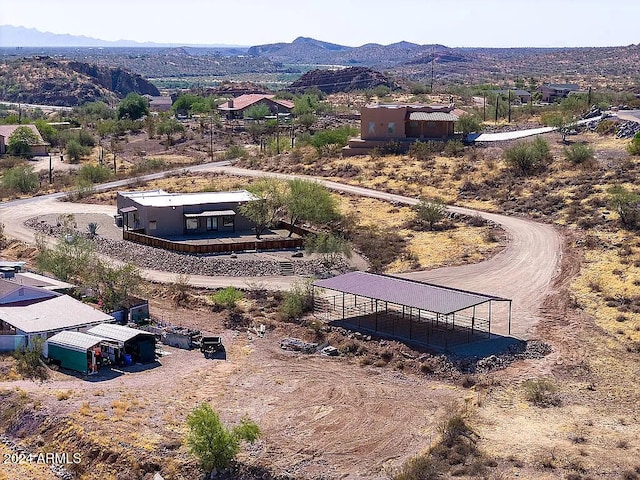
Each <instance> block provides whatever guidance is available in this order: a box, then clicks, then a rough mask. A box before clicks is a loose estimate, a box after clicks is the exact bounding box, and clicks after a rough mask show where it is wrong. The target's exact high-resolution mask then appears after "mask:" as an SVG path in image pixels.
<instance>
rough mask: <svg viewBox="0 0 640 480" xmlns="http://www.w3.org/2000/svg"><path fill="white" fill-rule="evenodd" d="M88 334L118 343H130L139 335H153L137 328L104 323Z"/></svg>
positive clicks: (90, 330) (91, 329) (88, 331)
mask: <svg viewBox="0 0 640 480" xmlns="http://www.w3.org/2000/svg"><path fill="white" fill-rule="evenodd" d="M87 333H89V334H91V335H96V336H98V337H103V338H106V339H107V340H116V341H117V342H122V343H124V342H128V341H129V340H131V339H132V338H135V337H137V336H138V335H153V334H152V333H149V332H145V331H144V330H138V329H136V328H129V327H125V326H124V325H116V324H114V323H103V324H101V325H97V326H95V327H93V328H90V329H89V330H87Z"/></svg>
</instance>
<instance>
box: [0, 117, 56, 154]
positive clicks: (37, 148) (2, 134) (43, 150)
mask: <svg viewBox="0 0 640 480" xmlns="http://www.w3.org/2000/svg"><path fill="white" fill-rule="evenodd" d="M19 127H27V128H28V129H29V130H31V131H32V132H33V133H34V134H35V135H36V137H37V138H38V140H37V142H36V143H34V144H32V145H30V147H31V155H33V156H43V155H49V144H48V143H47V142H45V141H44V140H43V139H42V136H41V135H40V132H39V131H38V129H37V128H36V126H35V125H0V155H3V154H5V153H7V145H8V144H9V138H10V137H11V135H13V132H15V131H16V129H17V128H19Z"/></svg>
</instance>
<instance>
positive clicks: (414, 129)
mask: <svg viewBox="0 0 640 480" xmlns="http://www.w3.org/2000/svg"><path fill="white" fill-rule="evenodd" d="M462 114H464V111H462V110H459V109H456V108H455V106H454V105H419V104H412V105H406V104H370V105H366V106H364V107H362V109H361V110H360V138H357V139H351V140H349V145H348V146H346V147H345V148H344V149H343V150H342V154H343V155H364V154H367V153H368V152H369V151H370V150H371V149H373V148H375V147H384V146H385V145H386V144H388V143H389V142H399V143H400V144H401V146H404V147H405V148H408V147H409V145H410V144H411V143H413V142H415V141H418V140H446V139H448V138H451V137H453V135H454V133H455V122H457V121H458V119H459V118H460V115H462Z"/></svg>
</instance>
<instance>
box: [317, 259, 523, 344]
mask: <svg viewBox="0 0 640 480" xmlns="http://www.w3.org/2000/svg"><path fill="white" fill-rule="evenodd" d="M313 298H314V314H315V315H316V317H318V318H321V319H322V320H325V321H327V322H334V323H336V324H341V325H343V326H345V327H347V328H349V329H358V330H360V331H364V332H371V333H373V334H376V335H381V336H386V337H391V338H396V339H399V340H402V341H407V342H408V343H415V344H424V345H430V346H440V347H444V348H445V349H446V348H447V347H448V346H451V345H455V344H459V343H466V342H471V341H474V340H479V339H483V338H488V337H490V336H491V314H492V311H491V309H492V303H493V302H508V303H509V313H508V315H509V319H508V325H509V333H510V331H511V300H509V299H506V298H502V297H497V296H495V295H487V294H483V293H478V292H471V291H467V290H460V289H456V288H450V287H444V286H441V285H434V284H430V283H425V282H419V281H415V280H410V279H405V278H400V277H394V276H390V275H381V274H373V273H367V272H350V273H346V274H344V275H339V276H336V277H333V278H328V279H324V280H317V281H315V282H314V283H313Z"/></svg>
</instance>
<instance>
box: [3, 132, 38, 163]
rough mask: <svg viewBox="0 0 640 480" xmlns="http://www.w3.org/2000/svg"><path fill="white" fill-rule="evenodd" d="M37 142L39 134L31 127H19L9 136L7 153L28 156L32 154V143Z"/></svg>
mask: <svg viewBox="0 0 640 480" xmlns="http://www.w3.org/2000/svg"><path fill="white" fill-rule="evenodd" d="M36 143H38V136H37V135H36V134H35V133H34V132H33V131H32V130H31V129H30V128H29V127H24V126H23V127H18V128H16V129H15V130H14V131H13V133H12V134H11V135H10V136H9V142H8V143H7V153H8V154H9V155H15V156H21V157H28V156H30V155H31V145H34V144H36Z"/></svg>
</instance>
